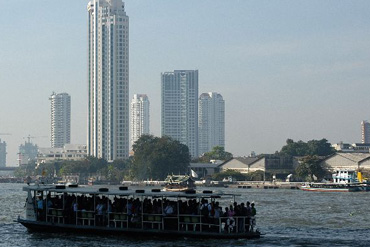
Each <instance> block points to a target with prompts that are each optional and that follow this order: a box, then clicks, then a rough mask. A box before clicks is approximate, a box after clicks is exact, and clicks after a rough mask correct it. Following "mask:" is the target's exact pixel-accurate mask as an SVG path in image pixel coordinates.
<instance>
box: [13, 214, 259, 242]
mask: <svg viewBox="0 0 370 247" xmlns="http://www.w3.org/2000/svg"><path fill="white" fill-rule="evenodd" d="M17 222H18V223H20V224H22V225H23V226H25V227H26V228H27V229H29V230H30V231H37V232H57V233H58V232H63V233H64V232H72V233H84V234H99V235H104V234H105V235H106V234H112V235H120V236H123V235H124V236H128V237H135V236H140V237H143V236H146V237H158V236H163V237H165V238H181V237H192V238H203V239H204V238H212V239H215V238H217V239H255V238H260V236H261V234H260V233H259V232H258V231H257V232H247V233H218V232H193V231H171V230H153V229H135V228H111V227H96V226H80V225H79V226H76V225H66V224H54V223H48V222H38V221H30V220H25V219H18V220H17Z"/></svg>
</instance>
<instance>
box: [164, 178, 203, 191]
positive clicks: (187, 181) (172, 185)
mask: <svg viewBox="0 0 370 247" xmlns="http://www.w3.org/2000/svg"><path fill="white" fill-rule="evenodd" d="M164 182H165V185H164V191H176V192H181V191H187V190H193V189H195V187H196V186H195V181H194V180H193V178H192V177H191V176H189V175H168V176H167V178H166V179H165V180H164Z"/></svg>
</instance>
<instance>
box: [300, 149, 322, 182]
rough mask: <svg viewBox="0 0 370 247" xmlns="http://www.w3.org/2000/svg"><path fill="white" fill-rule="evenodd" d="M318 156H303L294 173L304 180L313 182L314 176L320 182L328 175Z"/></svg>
mask: <svg viewBox="0 0 370 247" xmlns="http://www.w3.org/2000/svg"><path fill="white" fill-rule="evenodd" d="M321 161H322V159H320V158H319V157H318V156H316V155H314V156H305V157H304V158H302V160H301V162H300V163H299V165H298V166H297V168H296V170H295V173H296V174H297V175H298V176H299V177H301V178H302V179H304V180H309V181H314V176H316V177H317V179H318V180H322V179H323V178H324V177H325V175H327V174H328V173H329V170H328V167H326V166H325V165H324V164H323V163H322V162H321Z"/></svg>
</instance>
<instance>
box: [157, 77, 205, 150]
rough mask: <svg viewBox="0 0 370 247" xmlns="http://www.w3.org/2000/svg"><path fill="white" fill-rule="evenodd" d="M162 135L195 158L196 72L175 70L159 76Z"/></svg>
mask: <svg viewBox="0 0 370 247" xmlns="http://www.w3.org/2000/svg"><path fill="white" fill-rule="evenodd" d="M161 77H162V83H161V91H162V100H161V101H162V116H161V132H162V136H170V137H172V138H174V139H175V140H178V141H180V142H181V143H182V144H185V145H187V146H188V147H189V151H190V154H191V156H192V157H198V70H175V71H174V72H164V73H162V75H161Z"/></svg>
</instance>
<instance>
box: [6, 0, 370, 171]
mask: <svg viewBox="0 0 370 247" xmlns="http://www.w3.org/2000/svg"><path fill="white" fill-rule="evenodd" d="M87 2H88V1H85V0H64V1H50V0H43V1H41V0H34V1H29V0H17V1H8V0H7V1H5V0H0V5H1V15H0V34H1V36H0V104H1V105H0V133H4V132H5V133H12V135H11V136H0V138H1V139H2V140H5V141H6V142H7V143H8V157H7V161H8V162H7V163H8V165H14V164H16V158H17V157H16V153H17V151H18V146H19V144H21V143H22V142H24V139H23V137H25V136H27V135H28V134H30V135H32V136H50V102H49V100H48V98H49V96H50V95H51V93H52V92H53V91H55V92H57V93H59V92H67V93H69V94H70V95H71V97H72V143H85V142H86V130H85V129H86V108H87V105H86V101H87V11H86V5H87ZM125 4H126V12H127V14H128V16H129V17H130V95H131V96H132V95H133V94H134V93H146V94H148V96H149V100H150V101H151V132H152V133H153V134H155V135H159V134H160V73H161V72H164V71H172V70H174V69H198V70H199V92H200V93H202V92H209V91H214V92H218V93H220V94H222V95H223V97H224V99H225V102H226V150H227V151H230V152H232V153H233V154H234V155H248V154H249V153H250V152H251V151H256V152H257V153H271V152H275V151H276V150H280V148H281V147H282V146H283V145H284V143H285V140H286V139H287V138H293V139H294V140H300V139H302V140H304V141H307V140H311V139H321V138H327V139H328V140H329V141H330V142H333V143H335V142H339V141H345V142H351V143H353V142H360V141H361V130H360V122H361V120H363V119H370V110H369V106H370V97H369V93H370V49H369V44H370V18H369V13H370V1H368V0H366V1H360V0H356V1H338V0H335V1H334V0H333V1H324V0H320V1H312V0H310V1H308V0H307V1H297V0H292V1H288V0H284V1H261V0H255V1H247V0H245V1H237V0H234V1H233V0H223V1H220V0H212V1H211V0H189V1H183V0H156V1H143V0H127V1H125ZM131 96H130V97H131ZM34 142H35V143H37V144H39V146H42V147H48V146H49V145H50V142H49V138H41V137H39V138H35V139H34Z"/></svg>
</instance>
